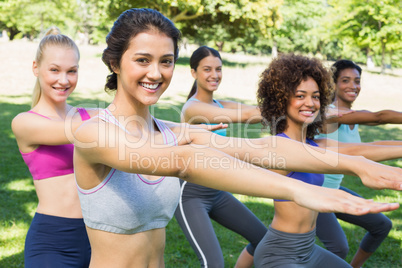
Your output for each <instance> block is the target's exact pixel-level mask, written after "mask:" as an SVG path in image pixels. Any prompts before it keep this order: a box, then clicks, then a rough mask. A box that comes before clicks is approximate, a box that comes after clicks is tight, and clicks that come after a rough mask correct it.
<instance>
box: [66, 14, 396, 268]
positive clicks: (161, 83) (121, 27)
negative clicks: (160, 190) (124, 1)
mask: <svg viewBox="0 0 402 268" xmlns="http://www.w3.org/2000/svg"><path fill="white" fill-rule="evenodd" d="M179 39H180V32H179V31H178V30H177V28H176V27H175V26H174V25H173V23H172V22H171V21H170V20H168V19H167V18H166V17H164V16H163V15H162V14H161V13H159V12H157V11H155V10H152V9H130V10H127V11H125V12H123V13H122V14H121V15H120V17H119V18H118V19H117V21H116V22H115V24H114V26H113V27H112V29H111V31H110V33H109V34H108V36H107V38H106V42H107V48H106V49H105V50H104V53H103V55H102V59H103V61H104V62H105V64H106V65H107V66H108V68H109V70H110V71H111V74H110V75H109V76H108V79H107V83H106V88H108V89H110V90H115V91H116V94H115V97H114V99H113V101H112V103H111V104H110V105H109V107H108V108H107V110H106V111H108V112H110V114H111V116H110V117H109V118H108V120H104V119H102V118H95V119H91V120H88V121H87V122H86V123H84V124H83V125H82V126H81V127H80V128H79V129H78V130H77V131H76V132H75V133H74V134H75V135H74V138H75V140H74V145H75V152H74V164H75V176H76V180H77V184H78V186H79V187H80V190H81V192H82V193H83V195H85V194H88V193H89V194H90V195H92V194H94V193H102V191H103V188H104V187H109V186H110V187H109V188H108V189H106V190H107V192H108V194H107V195H104V196H102V197H100V198H94V200H89V201H88V203H87V204H84V203H85V202H86V201H85V200H83V201H82V205H83V206H85V207H86V208H85V209H86V211H85V212H84V213H83V214H84V221H85V223H87V222H88V225H87V231H88V237H89V240H90V243H91V248H92V256H91V264H90V265H91V266H92V267H164V260H163V252H164V247H165V228H164V226H165V225H166V224H167V220H168V219H169V218H171V217H172V216H173V211H171V210H170V209H169V208H171V207H172V206H173V204H174V203H175V202H176V201H175V200H174V199H176V200H177V199H178V198H179V195H177V196H176V197H175V196H174V191H175V189H176V186H174V185H173V186H172V188H173V189H172V191H173V192H170V193H169V194H168V196H169V197H168V199H169V200H164V199H163V195H162V196H161V195H159V194H155V197H154V198H153V191H149V195H151V196H141V197H139V198H141V200H147V199H148V200H149V201H148V202H153V203H155V206H154V208H156V209H155V210H154V209H152V211H148V210H147V209H149V205H150V204H146V206H145V205H144V207H143V210H141V206H138V207H137V208H136V210H139V211H140V212H141V213H145V214H147V213H149V214H150V215H152V219H151V220H150V222H151V223H152V222H161V224H159V225H158V226H157V227H156V228H155V229H152V228H153V227H152V226H151V227H150V228H151V229H149V225H151V224H149V225H148V221H147V223H145V225H146V226H145V227H144V229H142V228H141V227H140V226H139V225H137V226H130V225H127V221H126V220H125V219H124V217H125V212H129V210H130V208H129V207H130V204H132V202H135V200H136V197H137V195H140V194H141V192H140V191H139V190H138V189H136V188H132V189H131V188H130V189H120V188H119V187H131V186H127V184H126V185H123V186H119V185H118V184H116V185H114V184H109V183H110V182H111V180H118V179H120V178H122V179H124V180H140V181H141V182H140V183H141V187H148V186H156V187H158V186H160V185H162V183H164V182H165V181H167V180H171V181H172V182H171V183H173V184H175V181H176V182H177V181H178V179H177V177H180V178H181V179H184V180H187V181H190V182H193V183H197V184H202V185H204V186H208V187H212V188H217V189H221V190H225V191H231V192H237V193H241V194H246V195H255V196H263V197H269V198H286V199H289V200H293V201H295V202H296V203H298V204H300V205H302V206H305V207H309V208H312V209H315V210H318V211H342V212H349V213H355V214H361V213H368V212H378V211H384V210H393V209H396V208H397V204H379V203H375V202H372V201H369V200H364V199H361V198H355V197H353V196H350V195H348V194H345V193H342V192H341V191H337V190H333V189H321V190H317V188H316V187H313V186H309V185H304V184H302V183H299V182H297V181H294V180H291V179H288V178H286V177H284V176H281V175H278V174H274V173H272V172H270V171H267V170H265V169H263V168H259V167H256V166H254V165H251V164H246V163H242V162H240V161H241V160H238V159H235V158H234V157H233V156H236V157H237V158H240V159H245V158H246V156H247V157H251V159H254V160H256V159H261V160H263V159H264V157H266V155H267V153H268V152H269V151H272V152H274V153H276V154H277V155H278V156H283V157H287V160H288V163H287V167H289V168H292V169H294V170H299V169H303V170H306V169H307V170H309V171H313V172H314V171H320V170H321V171H322V172H334V171H335V169H334V168H333V167H332V166H331V164H333V163H335V162H336V161H340V164H339V166H338V168H339V167H340V169H341V170H343V171H347V172H350V173H358V174H360V175H362V176H363V177H364V181H365V183H367V184H370V185H372V186H377V187H379V186H380V185H381V183H379V182H378V181H376V180H375V178H377V175H378V174H379V173H378V172H380V173H382V175H383V177H384V174H385V178H386V179H390V180H391V181H393V183H388V184H386V185H387V186H386V187H389V188H396V189H398V188H399V187H400V183H397V179H396V178H398V177H402V176H401V175H402V171H401V170H395V169H392V170H391V169H389V168H388V167H386V166H383V165H380V164H374V163H371V162H369V161H366V160H364V159H361V158H354V157H346V156H342V155H337V154H332V153H326V154H325V156H321V159H320V160H318V157H315V156H314V155H311V154H310V153H307V152H305V151H304V149H303V148H304V147H303V145H302V144H299V143H297V142H293V141H290V140H288V139H279V140H278V141H277V142H276V144H275V145H276V146H275V147H274V146H268V145H269V144H271V141H272V139H271V138H270V137H267V138H264V139H258V140H254V141H251V140H248V142H241V141H242V140H241V139H234V138H228V137H221V136H218V135H216V134H213V133H210V132H208V131H205V130H202V129H201V128H198V127H192V126H188V125H185V124H178V123H172V122H167V121H164V123H165V124H164V125H163V124H159V123H160V121H158V120H155V119H154V118H153V117H152V116H151V114H150V112H149V107H150V106H151V105H154V104H156V103H157V101H158V100H159V98H160V96H161V95H162V93H163V92H164V91H165V90H166V89H167V87H168V85H169V83H170V81H171V78H172V75H173V70H174V64H175V61H176V60H177V57H178V41H179ZM106 111H105V112H106ZM112 121H113V122H112ZM165 127H166V128H168V129H169V130H167V129H166V131H165V129H164V128H165ZM170 134H172V135H174V136H175V137H171V139H170V140H175V142H174V144H176V145H177V146H175V145H174V144H172V143H171V142H169V137H168V135H170ZM212 136H214V137H212ZM213 139H214V141H215V142H216V144H218V145H219V144H221V145H222V144H228V142H230V141H233V146H231V147H223V148H220V149H214V148H210V147H211V146H215V145H213V144H212V143H211V142H210V141H211V140H213ZM263 144H264V145H265V146H262V145H263ZM221 147H222V146H221ZM216 148H218V146H217V145H216ZM288 148H292V150H291V152H290V151H289V149H288ZM295 151H298V152H297V153H294V152H295ZM320 155H321V154H320ZM323 158H324V159H325V161H326V162H325V161H321V160H322V159H323ZM217 163H218V166H217V165H216V164H217ZM259 164H260V165H262V166H268V165H267V163H265V162H264V161H262V162H261V163H259ZM304 165H308V167H307V168H306V167H305V166H304ZM269 167H271V166H269ZM275 168H276V166H275ZM282 168H283V167H282ZM113 170H116V171H115V172H118V173H117V174H118V175H116V173H113ZM368 171H369V172H368ZM132 173H133V174H134V175H131V174H132ZM135 174H141V175H138V176H137V175H135ZM115 175H116V176H117V177H115ZM163 176H166V177H165V178H164V179H163V180H162V179H161V177H163ZM249 178H252V179H249ZM386 179H384V181H382V183H386V182H387V180H386ZM122 183H125V182H122ZM127 183H130V182H127ZM142 183H144V184H146V185H142ZM176 185H177V186H178V184H176ZM116 187H117V188H116ZM162 187H163V186H162ZM169 187H170V186H169ZM83 195H80V196H81V198H82V197H83ZM328 196H330V198H328ZM103 197H104V198H105V199H103ZM113 202H119V204H120V205H119V206H118V207H113V205H114V204H113ZM346 204H347V205H346ZM124 206H126V207H124ZM158 208H159V210H158ZM98 213H102V214H104V215H96V214H98ZM93 214H95V215H93ZM134 214H135V213H131V212H130V213H129V215H128V216H129V217H133V215H134ZM142 215H143V214H142ZM164 215H165V216H164ZM164 218H167V220H165V219H164ZM160 219H162V220H160ZM99 220H100V221H101V222H98V221H99ZM103 221H105V222H103ZM139 224H141V223H139ZM89 225H90V226H92V227H93V228H92V227H90V226H89ZM98 225H99V226H102V225H103V226H104V225H110V226H112V227H113V229H112V228H111V229H106V228H105V229H102V227H98ZM147 225H148V226H147ZM116 230H117V231H116ZM119 230H122V231H119Z"/></svg>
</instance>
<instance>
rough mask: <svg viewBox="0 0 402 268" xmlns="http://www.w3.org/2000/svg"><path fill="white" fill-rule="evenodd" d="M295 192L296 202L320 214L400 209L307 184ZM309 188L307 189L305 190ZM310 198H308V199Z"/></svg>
mask: <svg viewBox="0 0 402 268" xmlns="http://www.w3.org/2000/svg"><path fill="white" fill-rule="evenodd" d="M304 186H305V187H300V188H298V189H296V190H295V191H294V200H293V201H294V202H296V203H297V204H298V205H300V206H302V207H306V208H309V209H312V210H315V211H318V212H324V213H330V212H341V213H346V214H351V215H364V214H368V213H380V212H385V211H392V210H395V209H397V208H399V203H379V202H374V201H373V200H367V199H364V198H361V197H357V196H353V195H351V194H349V193H346V192H345V191H342V190H336V189H330V188H324V187H319V186H314V185H309V184H305V185H304ZM305 188H307V189H305ZM307 196H308V197H309V198H306V197H307Z"/></svg>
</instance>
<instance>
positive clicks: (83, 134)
mask: <svg viewBox="0 0 402 268" xmlns="http://www.w3.org/2000/svg"><path fill="white" fill-rule="evenodd" d="M98 125H99V124H97V123H94V122H93V121H92V122H89V123H86V124H84V125H83V126H82V127H80V128H79V129H78V131H77V132H76V133H75V134H76V135H75V138H76V142H75V145H76V149H75V155H74V166H75V175H76V178H77V183H78V185H79V186H80V187H82V188H84V189H89V188H92V187H95V186H96V185H98V184H99V183H100V181H101V179H102V175H99V174H98V173H102V171H103V170H104V169H105V168H104V167H111V168H115V169H118V170H122V171H125V172H131V173H140V174H148V175H160V176H161V175H165V176H176V177H180V178H182V179H184V180H187V181H190V182H193V183H197V184H200V185H204V186H208V187H212V188H216V189H220V190H225V191H230V192H234V193H239V194H245V195H252V196H260V197H266V198H281V199H288V200H292V201H295V202H296V203H297V204H299V205H301V206H304V207H307V208H310V209H313V210H317V211H321V212H333V211H339V212H344V213H349V214H355V215H362V214H366V213H377V212H381V211H388V210H394V209H396V208H397V207H398V204H380V203H375V202H372V201H370V200H364V199H362V198H358V197H354V196H352V195H349V194H347V193H344V192H342V191H339V190H333V189H325V188H321V187H316V186H313V185H309V184H305V183H303V182H300V181H297V180H293V179H290V178H287V177H285V176H282V175H279V174H276V173H273V172H270V171H268V170H266V169H262V168H259V167H256V166H254V165H251V164H248V163H245V162H242V161H240V160H238V159H235V158H233V157H231V156H229V155H227V154H225V153H223V152H221V151H219V150H215V149H211V148H207V147H203V146H202V147H200V146H189V145H181V146H168V145H163V146H162V145H160V146H157V145H155V144H151V141H150V140H143V139H141V138H136V137H133V136H130V135H129V134H127V133H125V132H123V131H122V130H120V129H116V127H113V126H110V125H108V126H106V124H103V126H102V123H100V125H101V126H100V127H98ZM94 133H96V135H94ZM78 144H79V145H80V146H78ZM101 145H102V146H101ZM146 160H148V161H146ZM144 161H145V162H144ZM143 163H146V165H145V164H143Z"/></svg>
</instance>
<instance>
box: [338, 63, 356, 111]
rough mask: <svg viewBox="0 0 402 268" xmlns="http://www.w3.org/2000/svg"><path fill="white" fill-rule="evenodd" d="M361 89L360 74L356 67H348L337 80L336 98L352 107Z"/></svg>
mask: <svg viewBox="0 0 402 268" xmlns="http://www.w3.org/2000/svg"><path fill="white" fill-rule="evenodd" d="M360 90H361V87H360V74H359V72H358V71H357V70H356V69H351V68H348V69H344V70H342V71H341V72H340V73H339V76H338V79H337V81H336V99H337V101H338V102H341V103H340V104H342V103H343V104H345V105H346V106H347V107H351V106H352V103H353V102H354V101H355V100H356V98H357V96H359V93H360Z"/></svg>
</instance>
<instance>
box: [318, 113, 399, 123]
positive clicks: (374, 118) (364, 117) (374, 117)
mask: <svg viewBox="0 0 402 268" xmlns="http://www.w3.org/2000/svg"><path fill="white" fill-rule="evenodd" d="M326 123H328V124H331V123H339V124H348V125H352V124H362V125H380V124H402V112H397V111H393V110H382V111H378V112H370V111H365V110H360V111H353V112H352V113H347V114H343V115H342V116H340V117H331V118H329V119H328V120H327V122H326Z"/></svg>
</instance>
